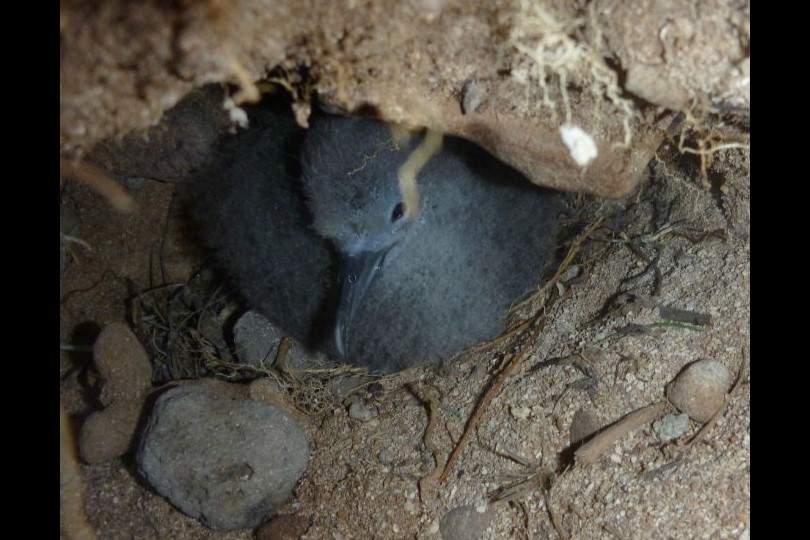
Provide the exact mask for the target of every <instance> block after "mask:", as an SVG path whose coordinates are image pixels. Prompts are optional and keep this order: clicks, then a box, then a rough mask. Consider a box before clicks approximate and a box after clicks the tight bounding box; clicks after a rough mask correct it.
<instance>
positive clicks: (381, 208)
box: [301, 117, 419, 355]
mask: <svg viewBox="0 0 810 540" xmlns="http://www.w3.org/2000/svg"><path fill="white" fill-rule="evenodd" d="M418 144H419V137H415V136H407V135H405V136H403V135H401V134H400V133H399V132H397V131H396V130H392V129H391V128H389V126H388V125H386V124H384V123H382V122H378V121H375V120H368V119H363V118H343V117H330V118H323V119H320V120H318V121H316V122H314V123H313V126H312V128H310V130H309V132H308V133H307V136H306V139H305V141H304V145H303V149H302V155H301V157H302V161H301V165H302V180H303V185H304V190H305V193H306V197H307V203H308V205H309V208H310V211H311V212H312V218H313V226H314V228H315V230H316V231H317V232H318V234H320V235H321V236H323V237H325V238H328V239H329V240H331V241H332V242H333V243H334V245H335V247H336V248H337V250H338V251H339V252H340V254H341V256H342V264H341V274H342V280H343V283H342V291H341V298H340V305H339V308H338V313H337V322H336V327H335V344H336V346H337V349H338V352H339V353H340V354H341V355H345V351H346V343H347V339H348V329H349V326H350V324H351V321H352V317H353V316H354V313H355V312H356V310H357V307H358V306H359V305H360V303H361V302H362V299H363V296H364V295H365V293H366V291H367V290H368V288H369V287H370V286H371V284H372V283H373V282H374V280H375V279H376V277H377V276H378V275H379V274H380V272H381V271H382V270H383V268H384V264H385V257H386V255H387V254H388V252H389V250H390V249H391V248H392V247H393V246H394V245H395V244H396V243H397V242H399V241H401V240H402V239H403V238H404V236H405V235H406V234H407V233H408V230H409V229H410V228H411V227H412V226H413V223H414V221H415V220H416V216H418V215H419V209H418V208H411V207H409V205H408V203H407V202H406V197H405V196H403V193H402V191H401V189H400V186H399V181H398V176H397V174H398V171H399V169H400V167H401V166H402V164H403V163H405V161H406V160H407V158H408V156H409V155H410V154H411V153H412V152H413V151H414V149H415V148H416V147H417V146H418Z"/></svg>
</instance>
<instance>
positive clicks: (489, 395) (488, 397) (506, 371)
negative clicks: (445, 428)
mask: <svg viewBox="0 0 810 540" xmlns="http://www.w3.org/2000/svg"><path fill="white" fill-rule="evenodd" d="M544 326H545V320H543V321H540V322H538V323H537V326H536V328H535V329H534V331H533V332H532V334H531V336H529V339H528V340H527V341H526V343H525V345H523V348H522V349H521V350H520V351H519V352H518V353H517V354H516V355H515V356H513V357H512V358H511V359H510V360H509V362H508V363H507V364H506V366H505V367H504V368H503V370H501V373H500V375H498V379H497V380H496V381H495V383H494V384H493V385H492V387H490V389H489V390H488V391H487V392H486V394H484V397H483V398H482V399H481V401H480V402H479V404H478V407H476V409H475V413H473V415H472V416H471V417H470V420H469V421H468V422H467V426H466V427H465V428H464V433H462V434H461V438H460V439H459V440H458V443H457V444H456V446H455V448H453V451H452V452H451V453H450V457H449V458H448V459H447V463H446V464H445V466H444V470H443V471H442V474H441V476H440V477H439V483H440V484H441V483H442V482H444V480H445V478H447V475H448V474H449V473H450V469H452V468H453V463H455V461H456V459H458V455H459V454H460V453H461V450H462V449H463V448H464V445H465V444H466V443H467V439H468V438H469V436H470V433H472V430H473V428H474V427H475V426H476V424H478V421H479V420H481V417H482V416H483V415H484V412H485V411H486V409H487V407H488V406H489V404H490V402H492V400H493V399H494V398H495V396H497V395H498V392H500V390H501V387H502V386H503V384H504V382H505V381H506V379H507V378H508V377H509V375H511V374H512V373H513V372H514V371H515V369H516V368H517V366H518V365H520V362H521V361H522V360H523V358H524V357H525V356H526V354H527V353H528V352H529V350H530V349H531V348H532V346H533V345H534V343H535V341H537V337H538V336H539V335H540V331H541V330H542V329H543V327H544Z"/></svg>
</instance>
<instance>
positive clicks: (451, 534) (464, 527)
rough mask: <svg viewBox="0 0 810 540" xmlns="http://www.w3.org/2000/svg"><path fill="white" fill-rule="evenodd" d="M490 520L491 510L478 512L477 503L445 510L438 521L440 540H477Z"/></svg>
mask: <svg viewBox="0 0 810 540" xmlns="http://www.w3.org/2000/svg"><path fill="white" fill-rule="evenodd" d="M491 521H492V510H491V509H486V510H485V511H484V512H479V511H478V509H477V505H472V504H469V505H464V506H458V507H456V508H453V509H452V510H450V511H449V512H447V513H446V514H445V515H444V516H443V517H442V519H441V521H440V522H439V530H440V532H441V535H442V540H478V539H479V538H481V537H482V536H483V535H484V531H485V530H486V528H487V527H489V524H490V522H491Z"/></svg>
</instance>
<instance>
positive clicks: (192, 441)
mask: <svg viewBox="0 0 810 540" xmlns="http://www.w3.org/2000/svg"><path fill="white" fill-rule="evenodd" d="M308 458H309V445H308V443H307V439H306V437H305V436H304V433H303V431H302V430H301V427H300V426H299V425H298V422H297V421H296V420H295V419H294V418H293V416H292V415H291V414H290V413H288V412H287V411H285V410H283V409H282V408H280V407H276V406H273V405H269V404H266V403H260V402H258V401H252V400H232V399H228V398H227V397H224V396H222V395H220V394H218V393H216V392H214V391H212V390H209V389H207V388H203V387H201V386H196V385H184V386H180V387H176V388H173V389H171V390H169V391H167V392H166V393H164V394H163V395H162V396H161V397H160V398H159V399H158V400H157V401H156V403H155V407H154V410H153V411H152V414H151V416H150V418H149V421H148V423H147V426H146V429H145V431H144V433H143V436H142V439H141V444H140V447H139V449H138V453H137V456H136V459H137V462H138V466H139V468H140V471H141V473H142V474H143V476H144V477H145V478H146V480H147V481H148V482H149V483H150V484H151V485H152V486H153V487H154V488H155V490H157V491H158V493H160V494H161V495H163V496H164V497H166V498H167V499H169V501H171V502H172V504H174V505H175V506H176V507H177V508H179V509H180V510H181V511H182V512H183V513H185V514H186V515H188V516H191V517H194V518H197V519H199V520H200V521H202V523H203V524H205V525H206V526H208V527H210V528H211V529H214V530H233V529H242V528H253V527H256V526H258V525H259V524H261V523H262V522H264V521H266V520H267V519H268V518H269V517H271V516H272V515H273V514H274V513H275V512H276V511H277V510H278V508H279V507H280V506H281V505H282V504H283V503H284V502H286V501H287V500H288V499H289V498H290V497H291V495H292V489H293V487H294V486H295V484H296V482H297V481H298V479H299V478H300V477H301V475H302V474H303V473H304V470H305V469H306V466H307V461H308Z"/></svg>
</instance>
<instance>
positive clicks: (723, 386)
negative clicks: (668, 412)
mask: <svg viewBox="0 0 810 540" xmlns="http://www.w3.org/2000/svg"><path fill="white" fill-rule="evenodd" d="M731 383H732V375H731V372H730V371H729V370H728V368H727V367H726V366H725V365H723V364H721V363H720V362H718V361H717V360H710V359H706V360H698V361H697V362H694V363H692V364H689V365H688V366H687V367H686V368H685V369H684V370H683V371H681V372H680V373H679V374H678V376H677V377H675V379H674V380H673V381H672V382H671V383H669V385H668V386H667V397H668V398H669V401H670V402H671V403H672V404H673V405H674V406H675V407H676V408H677V409H678V410H679V411H681V412H683V413H686V414H688V415H689V418H691V419H692V420H695V421H697V422H701V423H706V422H708V421H709V420H711V418H712V416H714V414H715V413H716V412H717V411H718V410H719V409H720V407H721V406H722V405H723V402H724V401H725V397H726V393H727V392H728V390H729V388H730V387H731Z"/></svg>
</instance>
